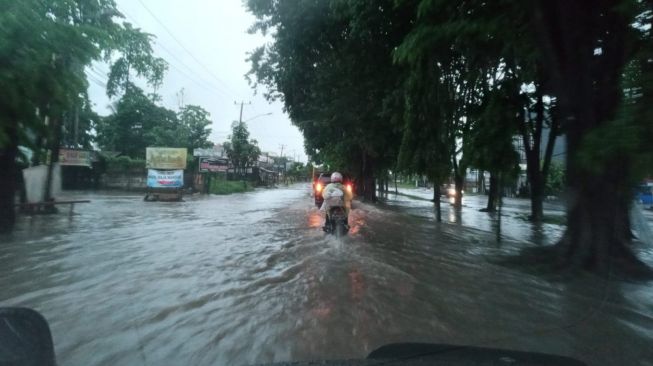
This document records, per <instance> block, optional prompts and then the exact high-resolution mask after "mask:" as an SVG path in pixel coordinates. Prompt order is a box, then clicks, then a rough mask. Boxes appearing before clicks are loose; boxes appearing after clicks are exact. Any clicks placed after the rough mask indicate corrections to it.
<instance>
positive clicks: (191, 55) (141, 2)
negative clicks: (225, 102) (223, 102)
mask: <svg viewBox="0 0 653 366" xmlns="http://www.w3.org/2000/svg"><path fill="white" fill-rule="evenodd" d="M138 2H139V3H140V4H141V6H143V8H144V9H145V10H146V11H147V12H148V13H150V15H151V16H152V18H154V20H156V22H157V23H159V24H160V25H161V27H163V29H164V30H165V31H166V33H168V34H169V35H170V37H172V39H173V40H174V41H175V42H177V44H178V45H179V46H180V47H181V48H182V49H183V50H184V51H186V53H187V54H188V55H189V56H190V57H191V58H192V59H193V60H195V62H197V64H198V65H200V66H201V67H202V68H203V69H204V70H206V72H207V73H208V74H209V75H211V76H212V77H213V78H214V79H215V80H217V81H218V83H221V84H224V85H225V87H227V88H228V86H227V85H226V83H225V82H224V81H222V80H220V78H218V77H217V76H215V74H213V72H212V71H211V70H210V69H209V68H208V67H206V66H205V65H204V64H203V63H202V62H201V61H200V60H199V59H198V58H197V57H195V55H193V53H192V52H190V51H189V50H188V49H187V48H186V46H184V45H183V43H181V41H180V40H179V39H178V38H177V37H176V36H175V35H174V34H173V33H172V31H170V30H169V29H168V27H166V25H165V24H164V23H163V22H162V21H161V20H160V19H159V18H158V17H157V16H156V15H155V14H154V13H153V12H152V11H151V10H150V8H148V7H147V5H145V3H144V2H143V0H138ZM227 92H229V90H227Z"/></svg>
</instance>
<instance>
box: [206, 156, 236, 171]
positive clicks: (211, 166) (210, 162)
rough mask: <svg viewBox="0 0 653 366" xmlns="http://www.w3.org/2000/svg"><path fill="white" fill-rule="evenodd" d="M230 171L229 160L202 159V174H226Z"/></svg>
mask: <svg viewBox="0 0 653 366" xmlns="http://www.w3.org/2000/svg"><path fill="white" fill-rule="evenodd" d="M228 169H229V161H228V160H227V159H212V158H206V157H203V158H200V167H199V170H200V172H226V171H227V170H228Z"/></svg>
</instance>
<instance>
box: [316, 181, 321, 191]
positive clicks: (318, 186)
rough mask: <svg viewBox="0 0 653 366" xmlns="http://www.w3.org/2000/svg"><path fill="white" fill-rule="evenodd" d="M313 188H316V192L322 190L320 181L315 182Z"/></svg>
mask: <svg viewBox="0 0 653 366" xmlns="http://www.w3.org/2000/svg"><path fill="white" fill-rule="evenodd" d="M315 190H316V191H317V192H322V183H318V184H316V185H315Z"/></svg>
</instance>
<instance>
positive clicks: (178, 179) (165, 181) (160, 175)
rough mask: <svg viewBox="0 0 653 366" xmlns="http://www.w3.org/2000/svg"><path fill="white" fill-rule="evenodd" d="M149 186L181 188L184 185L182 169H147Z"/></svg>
mask: <svg viewBox="0 0 653 366" xmlns="http://www.w3.org/2000/svg"><path fill="white" fill-rule="evenodd" d="M147 186H148V187H149V188H181V187H183V186H184V171H183V170H158V169H148V170H147Z"/></svg>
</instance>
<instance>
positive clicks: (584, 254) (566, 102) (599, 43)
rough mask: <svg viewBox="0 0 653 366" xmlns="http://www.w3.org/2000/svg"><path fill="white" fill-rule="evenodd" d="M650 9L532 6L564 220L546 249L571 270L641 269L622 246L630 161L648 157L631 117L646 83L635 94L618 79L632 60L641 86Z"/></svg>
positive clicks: (641, 128)
mask: <svg viewBox="0 0 653 366" xmlns="http://www.w3.org/2000/svg"><path fill="white" fill-rule="evenodd" d="M652 3H653V2H651V1H645V2H641V1H627V0H596V1H589V0H585V1H573V2H568V1H562V0H553V1H548V0H547V1H536V2H535V7H534V9H533V10H534V18H533V19H534V25H535V26H536V29H537V31H538V34H539V40H540V43H541V46H542V49H543V54H544V56H545V65H546V67H547V69H546V70H547V73H548V74H549V75H550V76H551V79H552V86H553V89H554V90H555V94H556V95H557V96H558V104H559V107H560V114H561V116H560V118H561V123H562V128H563V129H564V131H565V132H566V138H567V179H566V182H567V190H568V192H567V195H568V197H569V199H568V212H567V220H568V223H567V231H566V233H565V235H564V237H563V239H562V241H561V242H560V243H559V244H558V245H557V247H556V249H557V253H559V256H558V258H560V259H562V260H563V263H564V264H565V265H568V266H572V267H574V268H586V269H591V270H595V271H598V272H602V273H612V272H616V271H618V270H624V271H626V272H628V273H630V274H633V273H635V274H642V273H645V272H648V273H650V270H648V269H647V268H645V267H644V266H643V264H642V263H641V262H640V261H638V260H637V259H636V258H635V256H634V255H633V253H632V251H631V248H630V245H629V244H630V242H631V240H632V233H631V223H630V219H629V210H630V206H631V202H632V191H631V187H632V186H633V184H634V183H635V181H636V180H637V178H638V177H639V176H640V175H638V174H637V172H638V171H637V170H636V169H635V168H636V167H637V165H638V164H639V162H638V161H637V160H636V157H638V156H640V157H647V159H646V160H647V161H650V157H651V155H652V153H653V148H652V147H651V146H652V145H651V144H650V140H649V142H647V143H642V138H641V137H640V136H638V135H640V134H642V135H645V136H651V132H650V119H647V120H645V121H644V120H643V119H640V118H638V117H644V116H649V117H650V115H651V112H650V111H651V104H650V101H651V100H650V97H651V94H650V84H649V85H646V84H640V83H636V84H639V86H640V90H641V91H642V92H641V93H635V94H634V95H630V94H629V92H631V91H633V89H632V88H629V89H625V88H624V86H625V84H624V79H625V78H624V76H628V75H629V71H630V70H628V69H627V68H626V66H627V65H629V62H632V64H631V65H638V67H637V68H638V72H641V73H642V74H641V80H647V81H650V80H651V79H650V78H651V63H652V61H651V59H650V54H651V53H650V52H651V49H652V47H653V45H652V43H651V37H650V27H651V13H650V12H651V11H652V10H653V7H652ZM642 55H648V58H646V57H643V58H642V57H640V56H642ZM631 60H632V61H631ZM626 81H628V80H626ZM626 85H627V84H626ZM631 86H634V85H632V84H631ZM624 92H626V95H625V93H624ZM647 99H648V100H647ZM620 112H622V113H620ZM630 113H633V114H635V115H634V116H633V115H631V114H630ZM632 117H635V118H632ZM645 126H648V127H645Z"/></svg>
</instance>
